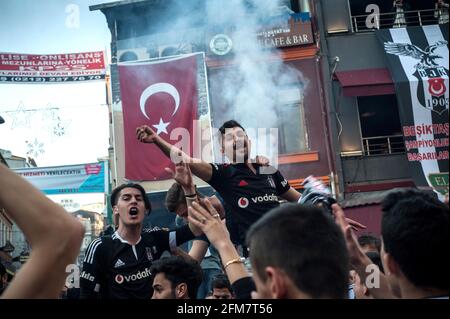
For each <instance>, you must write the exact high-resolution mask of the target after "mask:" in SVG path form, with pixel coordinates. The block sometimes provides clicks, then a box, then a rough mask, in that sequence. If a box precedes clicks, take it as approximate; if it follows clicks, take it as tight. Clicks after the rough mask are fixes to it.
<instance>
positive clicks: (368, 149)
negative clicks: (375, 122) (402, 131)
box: [362, 135, 405, 156]
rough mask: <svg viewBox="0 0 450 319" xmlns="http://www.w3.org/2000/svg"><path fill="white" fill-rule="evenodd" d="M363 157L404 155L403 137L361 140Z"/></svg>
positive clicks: (393, 136) (376, 137)
mask: <svg viewBox="0 0 450 319" xmlns="http://www.w3.org/2000/svg"><path fill="white" fill-rule="evenodd" d="M362 142H363V147H364V155H365V156H375V155H387V154H398V153H405V143H404V141H403V135H390V136H375V137H367V138H363V140H362Z"/></svg>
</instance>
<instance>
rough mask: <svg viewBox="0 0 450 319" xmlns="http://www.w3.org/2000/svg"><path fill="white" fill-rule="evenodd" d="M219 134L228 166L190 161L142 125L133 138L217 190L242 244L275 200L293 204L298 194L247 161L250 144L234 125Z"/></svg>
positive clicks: (226, 125)
mask: <svg viewBox="0 0 450 319" xmlns="http://www.w3.org/2000/svg"><path fill="white" fill-rule="evenodd" d="M219 131H220V133H221V144H222V145H221V146H222V147H221V152H222V153H223V154H224V155H225V156H226V157H227V158H228V159H229V161H230V162H231V164H214V163H206V162H204V161H201V160H199V159H193V158H190V157H189V156H188V155H186V154H184V153H182V152H181V151H180V150H179V149H177V148H176V147H175V146H173V145H170V144H169V143H167V142H166V141H164V140H163V139H162V138H161V137H159V136H158V135H157V134H155V132H154V131H153V130H152V129H151V128H150V127H149V126H146V125H144V126H140V127H138V128H137V129H136V136H137V139H138V140H139V141H141V142H143V143H154V144H156V146H158V147H159V148H160V149H161V151H163V152H164V154H166V155H167V156H168V157H171V158H172V160H173V161H177V159H176V158H175V157H176V156H179V157H181V156H182V159H183V162H185V163H188V164H189V167H190V169H191V171H192V173H193V174H194V175H196V176H197V177H199V178H201V179H202V180H204V181H205V182H207V183H209V184H210V185H211V186H212V187H214V188H215V189H216V190H217V192H218V193H219V194H220V196H221V197H222V198H223V199H224V201H225V203H226V204H227V205H229V208H230V214H232V216H230V217H232V219H233V221H234V222H235V223H236V225H237V227H238V232H239V237H240V242H241V243H242V242H243V239H244V237H245V234H246V232H247V230H248V228H249V227H250V226H251V225H252V224H253V223H254V222H256V221H257V220H258V219H259V218H260V217H261V216H262V215H263V214H264V213H266V212H267V211H269V210H270V209H272V208H274V207H277V206H278V205H279V203H278V196H280V197H282V198H284V199H285V200H287V201H290V202H297V201H298V200H299V199H300V197H301V194H300V193H299V192H298V191H296V190H295V189H294V188H292V187H291V186H290V185H289V183H288V181H287V180H286V179H285V178H284V177H283V176H282V175H281V173H280V172H279V171H278V170H276V169H274V168H273V167H267V166H263V165H261V164H256V163H254V162H252V161H251V159H250V158H249V154H250V140H249V138H248V136H247V133H246V132H245V130H244V128H243V127H242V126H241V125H240V124H239V123H238V122H236V121H228V122H226V123H224V125H222V127H221V128H220V129H219ZM180 159H181V158H178V160H180ZM270 170H271V171H270ZM267 171H270V172H269V173H268V172H267ZM227 218H228V216H227Z"/></svg>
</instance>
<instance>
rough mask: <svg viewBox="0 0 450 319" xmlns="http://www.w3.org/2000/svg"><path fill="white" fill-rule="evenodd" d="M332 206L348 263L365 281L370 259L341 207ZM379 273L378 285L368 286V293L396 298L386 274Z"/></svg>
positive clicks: (378, 296) (384, 297) (383, 297)
mask: <svg viewBox="0 0 450 319" xmlns="http://www.w3.org/2000/svg"><path fill="white" fill-rule="evenodd" d="M332 208H333V214H334V216H335V219H336V223H337V224H338V225H339V226H340V228H341V230H342V232H343V233H344V237H345V241H346V244H347V250H348V253H349V255H350V263H351V265H352V266H353V268H354V269H355V270H356V272H357V273H358V275H359V277H360V278H361V281H362V282H366V278H367V276H368V273H367V271H366V270H367V266H369V265H371V264H372V261H371V260H370V258H369V257H367V256H366V254H364V252H363V251H362V249H361V246H360V245H359V243H358V240H357V239H356V237H355V234H354V233H353V230H352V226H351V225H350V224H349V223H348V221H347V219H346V218H345V215H344V211H343V210H342V208H341V207H340V206H339V205H337V204H333V205H332ZM379 275H380V277H379V279H380V281H379V283H380V285H379V287H377V288H370V287H369V286H368V289H369V291H370V294H371V295H372V296H373V297H374V298H376V299H388V298H389V299H391V298H396V296H394V295H393V294H392V292H391V290H390V288H389V284H388V281H387V278H386V276H385V275H384V274H383V273H382V272H381V271H380V270H379Z"/></svg>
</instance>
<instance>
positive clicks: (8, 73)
mask: <svg viewBox="0 0 450 319" xmlns="http://www.w3.org/2000/svg"><path fill="white" fill-rule="evenodd" d="M105 74H106V67H105V54H104V52H103V51H97V52H83V53H67V54H21V53H2V52H0V83H1V82H13V83H50V84H55V83H64V82H74V81H75V82H85V81H96V80H102V79H104V78H105Z"/></svg>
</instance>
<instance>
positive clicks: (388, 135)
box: [358, 95, 405, 156]
mask: <svg viewBox="0 0 450 319" xmlns="http://www.w3.org/2000/svg"><path fill="white" fill-rule="evenodd" d="M358 110H359V119H360V124H361V136H362V144H363V149H364V155H366V156H373V155H385V154H393V153H403V152H405V146H404V142H403V135H402V128H401V123H400V116H399V113H398V106H397V99H396V96H395V95H380V96H365V97H358Z"/></svg>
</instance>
